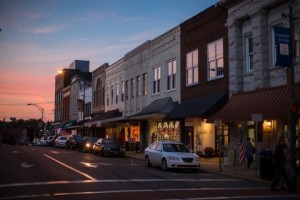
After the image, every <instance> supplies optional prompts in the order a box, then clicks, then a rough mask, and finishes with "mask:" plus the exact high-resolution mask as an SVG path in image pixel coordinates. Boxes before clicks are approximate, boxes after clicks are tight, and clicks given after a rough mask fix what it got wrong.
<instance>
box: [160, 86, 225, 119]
mask: <svg viewBox="0 0 300 200" xmlns="http://www.w3.org/2000/svg"><path fill="white" fill-rule="evenodd" d="M227 99H228V95H227V92H223V93H219V94H214V95H209V96H204V97H198V98H194V99H189V100H187V101H183V102H181V104H179V105H178V106H177V107H176V108H175V109H174V110H173V111H171V112H170V113H169V114H168V115H167V116H166V117H165V119H166V120H176V119H185V118H188V117H203V118H207V117H209V116H210V115H212V114H214V113H215V112H216V111H218V110H219V109H220V108H221V107H222V106H223V105H224V104H225V103H226V102H227Z"/></svg>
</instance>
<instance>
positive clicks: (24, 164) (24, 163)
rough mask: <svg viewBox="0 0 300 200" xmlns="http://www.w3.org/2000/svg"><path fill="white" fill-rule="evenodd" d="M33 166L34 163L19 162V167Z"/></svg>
mask: <svg viewBox="0 0 300 200" xmlns="http://www.w3.org/2000/svg"><path fill="white" fill-rule="evenodd" d="M33 166H34V164H31V165H30V164H27V163H26V162H22V164H21V167H24V168H29V167H33Z"/></svg>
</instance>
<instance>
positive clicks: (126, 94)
mask: <svg viewBox="0 0 300 200" xmlns="http://www.w3.org/2000/svg"><path fill="white" fill-rule="evenodd" d="M128 95H129V94H128V81H125V99H126V100H127V99H128Z"/></svg>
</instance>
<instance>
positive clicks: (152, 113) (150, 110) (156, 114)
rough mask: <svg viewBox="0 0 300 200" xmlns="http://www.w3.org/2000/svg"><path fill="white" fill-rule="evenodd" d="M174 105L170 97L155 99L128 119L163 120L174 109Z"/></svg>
mask: <svg viewBox="0 0 300 200" xmlns="http://www.w3.org/2000/svg"><path fill="white" fill-rule="evenodd" d="M175 106H176V104H175V103H174V102H173V100H172V98H171V97H166V98H163V99H157V100H155V101H153V102H152V103H150V104H149V105H148V106H147V107H145V108H144V109H143V110H142V111H141V112H139V113H137V114H136V115H133V116H131V117H130V119H148V118H163V117H165V116H166V114H168V113H169V112H171V111H172V110H173V109H174V108H175Z"/></svg>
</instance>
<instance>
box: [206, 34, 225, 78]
mask: <svg viewBox="0 0 300 200" xmlns="http://www.w3.org/2000/svg"><path fill="white" fill-rule="evenodd" d="M207 52H208V53H207V54H208V55H207V56H208V80H212V79H216V78H221V77H224V52H223V39H219V40H217V41H215V42H212V43H209V44H208V45H207Z"/></svg>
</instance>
